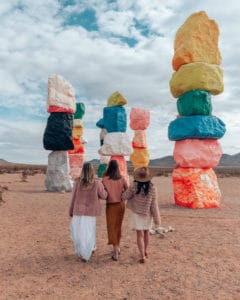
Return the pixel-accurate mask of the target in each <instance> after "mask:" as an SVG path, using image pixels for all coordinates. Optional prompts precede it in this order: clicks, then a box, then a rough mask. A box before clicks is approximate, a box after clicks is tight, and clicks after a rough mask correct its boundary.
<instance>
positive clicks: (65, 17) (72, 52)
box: [0, 0, 240, 164]
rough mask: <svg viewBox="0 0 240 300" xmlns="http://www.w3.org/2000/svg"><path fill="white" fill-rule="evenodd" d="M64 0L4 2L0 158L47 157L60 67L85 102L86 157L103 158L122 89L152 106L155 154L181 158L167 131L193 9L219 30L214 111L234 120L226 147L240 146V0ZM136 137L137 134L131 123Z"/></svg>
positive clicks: (150, 135) (0, 10)
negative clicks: (103, 136) (178, 39)
mask: <svg viewBox="0 0 240 300" xmlns="http://www.w3.org/2000/svg"><path fill="white" fill-rule="evenodd" d="M225 3H226V2H225V1H222V0H221V1H219V0H208V1H195V0H187V1H178V0H169V1H168V0H165V1H163V0H151V1H149V0H138V1H136V0H120V1H105V0H101V1H96V0H85V1H73V0H72V1H62V0H61V1H56V0H41V1H40V0H36V1H31V0H23V1H17V0H11V1H1V3H0V63H1V69H0V80H1V85H0V158H3V159H5V160H8V161H13V162H24V163H40V164H42V163H44V164H45V163H47V157H48V154H49V151H46V150H44V149H43V144H42V137H43V132H44V129H45V127H46V123H47V118H48V116H49V114H48V113H47V112H46V99H47V79H48V76H49V75H50V74H59V75H61V76H63V77H64V78H65V79H67V80H68V81H69V82H70V83H71V84H72V86H73V87H74V90H75V93H76V99H77V101H78V102H84V104H85V106H86V114H85V116H84V124H85V128H84V136H85V137H86V138H87V140H88V144H87V145H86V147H85V149H86V159H87V160H90V159H92V158H99V155H98V152H97V151H98V148H99V129H98V128H97V127H96V126H95V123H96V121H98V119H99V118H101V116H102V110H103V107H104V106H106V103H107V99H108V97H109V96H110V95H111V94H112V93H113V92H115V91H117V90H118V91H120V92H121V93H122V94H123V95H124V96H125V97H126V98H127V100H128V104H127V106H126V109H127V113H128V116H129V112H130V109H131V107H143V108H147V109H149V110H150V113H151V124H150V127H149V128H148V130H147V142H148V147H149V152H150V156H151V158H152V159H154V158H158V157H162V156H165V155H172V151H173V147H174V142H171V141H169V140H168V138H167V128H168V124H169V122H171V121H172V120H173V119H174V118H175V116H176V114H177V109H176V99H174V98H173V97H172V95H171V93H170V89H169V81H170V79H171V76H172V73H173V70H172V66H171V60H172V56H173V42H174V37H175V33H176V31H177V29H178V28H179V27H180V26H181V25H182V24H183V22H184V21H185V20H186V19H187V18H188V17H189V16H190V15H191V14H192V13H194V12H197V11H200V10H205V11H206V13H207V14H208V16H209V18H211V19H214V20H215V21H216V22H217V23H218V25H219V29H220V39H219V48H220V51H221V54H222V65H221V67H222V68H223V70H224V84H225V87H224V93H222V94H221V95H218V96H213V97H212V104H213V114H215V115H216V116H218V117H219V118H221V119H222V120H223V121H224V122H225V123H226V127H227V132H226V134H225V136H224V137H223V138H222V139H221V140H220V143H221V145H222V148H223V152H224V153H228V154H235V153H239V152H240V109H239V107H240V106H239V99H238V98H239V95H240V85H239V80H240V60H239V48H240V40H239V35H240V29H239V28H240V26H239V25H240V4H239V3H238V1H235V0H229V1H228V2H227V5H225ZM128 133H129V136H130V138H132V136H133V132H132V131H131V130H130V129H128Z"/></svg>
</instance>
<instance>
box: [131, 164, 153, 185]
mask: <svg viewBox="0 0 240 300" xmlns="http://www.w3.org/2000/svg"><path fill="white" fill-rule="evenodd" d="M133 177H134V180H136V181H139V182H147V181H150V180H151V179H152V177H153V176H152V174H150V172H149V168H147V167H141V168H137V169H136V170H135V171H134V173H133Z"/></svg>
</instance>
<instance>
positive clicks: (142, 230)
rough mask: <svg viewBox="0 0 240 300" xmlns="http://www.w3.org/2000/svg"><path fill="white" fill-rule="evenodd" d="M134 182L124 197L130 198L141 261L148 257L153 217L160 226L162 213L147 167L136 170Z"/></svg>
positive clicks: (129, 204)
mask: <svg viewBox="0 0 240 300" xmlns="http://www.w3.org/2000/svg"><path fill="white" fill-rule="evenodd" d="M133 177H134V182H133V183H132V184H131V186H130V187H129V188H128V189H127V190H126V191H125V192H124V193H123V195H122V199H124V200H128V203H127V208H129V209H131V210H132V216H131V220H130V226H131V228H132V229H135V230H136V233H137V245H138V249H139V252H140V256H141V258H140V260H139V262H140V263H144V262H145V259H146V258H147V257H148V254H147V247H148V243H149V229H150V228H151V225H152V219H153V220H154V223H155V224H156V226H160V224H161V220H160V213H159V208H158V203H157V189H156V187H155V186H154V185H153V183H152V182H151V179H152V176H151V174H150V172H149V169H148V168H147V167H141V168H138V169H136V170H135V171H134V174H133Z"/></svg>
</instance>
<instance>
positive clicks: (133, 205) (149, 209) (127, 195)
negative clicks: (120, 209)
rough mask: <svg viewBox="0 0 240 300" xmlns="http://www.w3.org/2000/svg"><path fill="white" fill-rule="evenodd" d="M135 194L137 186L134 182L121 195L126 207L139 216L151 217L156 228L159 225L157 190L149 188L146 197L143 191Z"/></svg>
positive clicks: (153, 187) (152, 187)
mask: <svg viewBox="0 0 240 300" xmlns="http://www.w3.org/2000/svg"><path fill="white" fill-rule="evenodd" d="M136 192H137V185H136V183H135V182H133V183H132V184H131V186H130V187H129V188H128V189H127V190H126V191H125V192H124V193H123V194H122V199H123V200H128V202H127V207H128V208H129V209H131V210H132V211H133V212H134V213H137V214H140V215H145V216H147V215H151V216H152V217H153V220H154V223H155V225H156V226H159V225H160V224H161V219H160V212H159V207H158V203H157V189H156V188H155V186H153V185H152V186H151V187H150V189H149V192H148V194H147V195H144V193H143V191H141V192H140V193H139V194H137V193H136Z"/></svg>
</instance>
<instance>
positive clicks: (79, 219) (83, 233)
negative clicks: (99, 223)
mask: <svg viewBox="0 0 240 300" xmlns="http://www.w3.org/2000/svg"><path fill="white" fill-rule="evenodd" d="M70 234H71V239H72V241H73V244H74V248H75V253H76V254H77V255H78V256H81V257H82V258H83V259H85V260H86V261H88V260H89V259H90V257H91V255H92V252H93V250H94V248H95V244H96V217H91V216H76V215H73V217H72V221H71V223H70Z"/></svg>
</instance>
